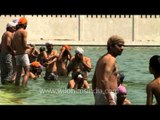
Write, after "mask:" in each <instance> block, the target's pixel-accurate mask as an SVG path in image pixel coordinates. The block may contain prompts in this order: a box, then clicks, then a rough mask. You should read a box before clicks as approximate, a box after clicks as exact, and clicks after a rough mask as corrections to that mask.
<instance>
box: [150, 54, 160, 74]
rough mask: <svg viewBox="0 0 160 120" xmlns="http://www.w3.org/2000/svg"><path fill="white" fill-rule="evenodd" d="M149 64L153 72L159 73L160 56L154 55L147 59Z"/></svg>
mask: <svg viewBox="0 0 160 120" xmlns="http://www.w3.org/2000/svg"><path fill="white" fill-rule="evenodd" d="M149 66H150V67H151V68H153V70H154V72H155V73H158V74H159V73H160V56H159V55H154V56H152V57H151V58H150V60H149Z"/></svg>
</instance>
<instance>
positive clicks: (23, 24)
mask: <svg viewBox="0 0 160 120" xmlns="http://www.w3.org/2000/svg"><path fill="white" fill-rule="evenodd" d="M27 23H28V21H27V19H26V18H25V17H21V18H19V20H18V25H17V27H18V28H24V29H26V27H27Z"/></svg>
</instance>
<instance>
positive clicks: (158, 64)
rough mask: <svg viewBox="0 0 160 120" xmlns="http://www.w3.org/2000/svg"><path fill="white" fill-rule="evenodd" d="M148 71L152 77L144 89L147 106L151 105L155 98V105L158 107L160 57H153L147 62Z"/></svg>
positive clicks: (159, 102) (159, 96) (159, 98)
mask: <svg viewBox="0 0 160 120" xmlns="http://www.w3.org/2000/svg"><path fill="white" fill-rule="evenodd" d="M149 71H150V73H151V74H153V76H154V80H152V81H151V82H150V83H149V84H148V85H147V87H146V93H147V101H146V104H147V105H153V97H154V96H155V98H156V102H157V103H156V105H160V56H159V55H154V56H152V57H151V58H150V61H149Z"/></svg>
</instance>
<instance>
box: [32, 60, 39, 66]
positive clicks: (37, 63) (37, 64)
mask: <svg viewBox="0 0 160 120" xmlns="http://www.w3.org/2000/svg"><path fill="white" fill-rule="evenodd" d="M31 66H33V67H39V66H41V64H40V63H39V62H37V61H34V62H32V63H31Z"/></svg>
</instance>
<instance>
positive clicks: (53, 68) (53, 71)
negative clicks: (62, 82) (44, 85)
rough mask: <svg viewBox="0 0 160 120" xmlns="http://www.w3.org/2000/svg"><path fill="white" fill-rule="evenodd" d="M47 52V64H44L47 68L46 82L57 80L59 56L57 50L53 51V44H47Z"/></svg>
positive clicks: (45, 56)
mask: <svg viewBox="0 0 160 120" xmlns="http://www.w3.org/2000/svg"><path fill="white" fill-rule="evenodd" d="M46 48H47V51H46V53H45V54H44V58H45V61H46V62H45V63H44V64H43V65H44V67H46V73H45V76H44V79H45V80H57V79H58V75H57V65H56V62H57V58H58V56H59V54H58V52H57V50H53V44H51V43H46Z"/></svg>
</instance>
